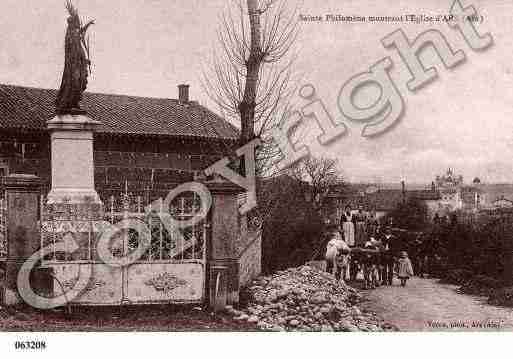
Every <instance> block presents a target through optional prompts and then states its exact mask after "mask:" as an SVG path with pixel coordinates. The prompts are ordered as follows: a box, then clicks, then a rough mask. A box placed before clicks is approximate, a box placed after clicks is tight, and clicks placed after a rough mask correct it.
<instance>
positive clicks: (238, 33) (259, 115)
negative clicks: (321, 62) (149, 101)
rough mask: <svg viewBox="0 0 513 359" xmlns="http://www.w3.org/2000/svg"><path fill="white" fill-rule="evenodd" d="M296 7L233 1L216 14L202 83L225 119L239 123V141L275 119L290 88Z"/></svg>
mask: <svg viewBox="0 0 513 359" xmlns="http://www.w3.org/2000/svg"><path fill="white" fill-rule="evenodd" d="M297 36H298V22H297V9H295V8H294V9H292V8H290V7H289V6H288V4H287V1H286V0H233V6H231V7H229V8H228V9H227V10H226V12H225V13H223V14H222V16H221V21H220V28H219V30H218V40H219V41H218V45H219V46H218V48H217V49H215V50H214V55H213V59H212V63H211V64H210V66H209V67H210V71H204V74H203V85H204V88H205V90H206V92H207V94H208V95H209V97H210V98H211V99H212V100H213V101H214V102H215V103H216V104H217V106H218V107H219V109H220V110H221V112H222V114H223V115H224V116H225V117H227V119H228V120H232V121H234V122H239V123H240V126H241V133H240V144H241V145H244V144H246V143H248V142H249V141H251V140H253V139H254V138H255V137H261V136H262V134H263V133H265V132H266V131H267V130H269V129H270V128H271V127H272V126H273V125H275V124H276V123H277V122H279V121H280V116H277V114H278V113H283V112H284V108H286V107H287V104H286V103H287V98H289V96H290V95H291V94H292V93H293V91H294V89H293V88H292V86H291V83H292V82H293V81H291V77H292V72H291V64H292V62H293V61H294V59H295V56H294V51H293V50H292V47H293V45H294V43H295V40H296V38H297Z"/></svg>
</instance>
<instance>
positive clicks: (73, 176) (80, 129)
mask: <svg viewBox="0 0 513 359" xmlns="http://www.w3.org/2000/svg"><path fill="white" fill-rule="evenodd" d="M100 124H101V123H100V122H98V121H95V120H92V119H91V118H89V117H87V116H86V115H59V116H56V117H54V118H53V119H51V120H50V121H48V122H47V127H48V129H49V130H50V141H51V148H52V166H51V167H52V189H51V191H50V193H49V194H48V203H49V204H53V203H84V202H85V203H100V198H99V196H98V193H96V190H95V189H94V161H93V132H94V130H95V128H96V127H97V126H98V125H100Z"/></svg>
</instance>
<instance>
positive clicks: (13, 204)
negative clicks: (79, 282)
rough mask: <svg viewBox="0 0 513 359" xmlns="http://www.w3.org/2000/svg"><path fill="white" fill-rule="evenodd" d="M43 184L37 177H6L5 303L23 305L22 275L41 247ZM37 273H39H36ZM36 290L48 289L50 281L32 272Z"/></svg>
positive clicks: (4, 181) (21, 175)
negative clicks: (40, 213)
mask: <svg viewBox="0 0 513 359" xmlns="http://www.w3.org/2000/svg"><path fill="white" fill-rule="evenodd" d="M41 185H42V182H41V180H40V179H39V177H37V176H33V175H26V174H11V175H10V176H8V177H4V178H3V180H2V186H3V187H4V189H5V191H6V200H7V262H6V276H5V279H6V280H5V293H4V304H5V305H14V304H18V303H21V302H22V300H21V297H20V296H19V294H18V289H17V287H18V286H17V278H18V273H19V270H20V268H21V266H22V265H23V263H24V262H25V260H27V259H28V258H29V257H31V256H32V255H33V254H34V253H35V252H37V251H38V250H39V248H40V243H41V228H40V224H39V201H40V195H41ZM36 272H37V273H36ZM31 279H32V288H33V289H34V290H35V291H36V292H37V291H38V289H39V290H40V289H44V288H48V286H49V284H48V283H49V282H48V281H47V280H48V278H45V276H44V273H42V272H41V271H38V270H36V271H33V272H32V278H31Z"/></svg>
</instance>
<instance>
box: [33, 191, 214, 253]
mask: <svg viewBox="0 0 513 359" xmlns="http://www.w3.org/2000/svg"><path fill="white" fill-rule="evenodd" d="M145 198H146V197H145V196H139V195H133V194H132V193H129V192H125V193H122V194H121V195H120V196H110V197H109V198H107V199H104V204H103V208H102V213H103V216H102V217H103V218H99V219H97V220H83V219H80V218H77V219H72V220H70V218H73V217H76V216H74V215H73V214H72V213H69V215H68V216H67V215H63V216H61V217H56V216H52V218H51V220H49V219H48V218H47V216H45V212H46V211H47V208H48V205H47V203H46V199H45V197H44V196H42V197H41V229H42V238H41V240H42V242H41V245H42V246H47V245H51V244H55V243H58V242H59V241H63V240H64V239H66V237H67V236H72V237H73V239H74V240H75V241H76V242H77V244H78V246H79V249H78V250H76V251H74V252H73V253H67V252H66V253H64V252H57V251H55V250H54V251H53V252H52V253H51V254H50V255H48V256H46V257H45V261H49V262H54V261H58V262H63V261H64V262H99V261H100V258H99V256H98V254H97V251H96V247H97V243H98V240H99V238H100V237H101V234H102V233H104V231H105V230H107V229H108V228H109V227H110V229H112V226H116V224H118V223H120V222H121V221H124V220H134V219H135V220H137V221H140V222H141V224H143V225H146V226H147V228H148V229H149V233H151V242H150V246H149V248H148V249H147V250H146V252H145V253H144V254H143V255H142V257H141V258H140V259H139V262H162V261H168V262H169V261H187V260H204V259H205V257H206V243H207V236H208V233H209V224H208V220H207V219H205V218H204V219H202V220H201V221H199V222H198V223H195V224H194V225H192V226H190V227H187V228H179V229H176V230H170V229H169V228H166V225H165V223H164V222H163V221H162V218H165V215H166V213H168V214H170V215H171V216H172V218H173V219H174V220H175V221H186V220H189V219H191V218H192V217H193V216H194V215H196V214H197V213H198V212H199V211H200V209H201V207H200V201H199V197H197V196H195V195H193V194H191V195H190V196H181V197H177V198H175V199H174V200H173V201H172V202H171V204H170V208H169V210H168V211H166V210H165V208H163V201H155V202H153V203H150V202H149V201H148V200H145ZM150 205H151V208H152V210H150ZM71 207H72V206H70V208H71ZM115 228H116V227H115ZM112 233H114V235H113V236H112V238H111V240H110V243H109V248H110V251H111V253H112V254H113V256H115V257H123V256H126V255H128V254H129V253H131V252H132V251H134V250H135V249H136V248H137V247H138V245H139V240H140V238H139V233H138V232H137V231H135V230H133V229H122V228H119V229H116V230H115V231H112Z"/></svg>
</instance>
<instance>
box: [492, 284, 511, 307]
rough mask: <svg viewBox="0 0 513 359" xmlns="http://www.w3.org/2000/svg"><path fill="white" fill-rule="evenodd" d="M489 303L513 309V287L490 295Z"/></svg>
mask: <svg viewBox="0 0 513 359" xmlns="http://www.w3.org/2000/svg"><path fill="white" fill-rule="evenodd" d="M488 303H490V304H493V305H501V306H505V307H513V287H506V288H501V289H498V290H495V291H493V292H492V293H490V297H489V298H488Z"/></svg>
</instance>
